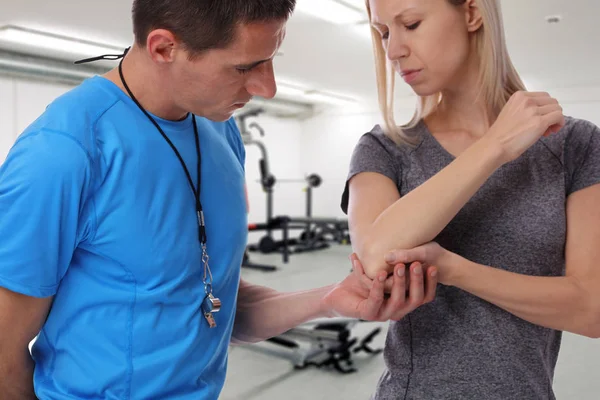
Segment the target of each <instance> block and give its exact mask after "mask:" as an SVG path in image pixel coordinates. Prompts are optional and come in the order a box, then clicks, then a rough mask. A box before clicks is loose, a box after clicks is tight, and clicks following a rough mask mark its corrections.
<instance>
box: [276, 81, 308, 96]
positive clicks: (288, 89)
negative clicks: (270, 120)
mask: <svg viewBox="0 0 600 400" xmlns="http://www.w3.org/2000/svg"><path fill="white" fill-rule="evenodd" d="M305 92H306V88H303V87H301V86H299V85H296V84H293V83H287V82H282V81H278V82H277V94H278V95H283V96H286V97H302V96H304V93H305Z"/></svg>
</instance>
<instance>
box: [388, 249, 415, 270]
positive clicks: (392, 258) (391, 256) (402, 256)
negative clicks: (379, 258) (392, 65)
mask: <svg viewBox="0 0 600 400" xmlns="http://www.w3.org/2000/svg"><path fill="white" fill-rule="evenodd" d="M408 257H409V252H408V251H407V250H392V251H389V252H388V253H387V254H386V255H385V262H386V263H388V264H390V265H394V266H395V265H396V264H399V263H407V262H408V261H409V260H408Z"/></svg>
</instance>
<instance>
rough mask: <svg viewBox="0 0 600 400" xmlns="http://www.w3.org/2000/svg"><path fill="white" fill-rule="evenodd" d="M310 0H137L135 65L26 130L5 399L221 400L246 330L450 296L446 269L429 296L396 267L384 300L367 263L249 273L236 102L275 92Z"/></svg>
mask: <svg viewBox="0 0 600 400" xmlns="http://www.w3.org/2000/svg"><path fill="white" fill-rule="evenodd" d="M294 3H295V1H294V0H211V1H208V0H205V1H197V0H135V1H134V2H133V26H134V32H135V44H134V45H133V46H132V48H131V50H130V51H128V52H126V55H124V58H123V60H122V62H121V63H120V65H119V68H116V69H115V70H113V71H110V72H109V73H107V74H106V75H105V76H103V77H100V76H98V77H94V78H92V79H89V80H86V81H85V82H83V83H82V84H81V85H80V86H78V87H77V88H75V89H73V90H72V91H70V92H69V93H67V94H65V95H63V96H61V97H60V98H58V99H57V100H56V101H54V102H53V103H52V104H51V105H50V106H49V107H48V109H47V110H46V111H45V112H44V114H43V115H42V116H40V118H39V119H38V120H36V121H35V122H34V123H33V124H32V125H31V126H29V127H28V128H27V129H26V130H25V131H24V132H23V133H22V135H21V136H20V137H19V139H18V140H17V142H16V143H15V145H14V147H13V148H12V150H11V152H10V154H9V155H8V158H7V160H6V162H5V163H4V164H3V165H2V167H1V169H0V215H1V216H2V218H1V219H0V243H1V246H0V393H2V399H5V400H14V399H19V400H23V399H34V398H36V397H37V398H39V399H42V400H47V399H63V398H81V399H150V398H154V399H181V400H186V399H194V400H197V399H216V398H217V397H218V396H219V393H220V391H221V389H222V385H223V382H224V379H225V374H226V364H227V362H226V361H227V350H228V346H229V345H230V343H231V342H232V341H233V342H234V343H236V342H256V341H259V340H264V339H266V338H269V337H272V336H275V335H278V334H280V333H282V332H284V331H286V330H288V329H290V328H292V327H294V326H296V325H298V324H301V323H303V322H305V321H308V320H310V319H313V318H318V317H330V316H334V315H344V316H348V317H352V318H363V319H369V320H388V319H399V318H402V316H404V315H405V314H406V313H408V312H410V311H411V310H413V309H414V308H416V307H417V306H419V305H420V304H422V303H423V302H427V301H430V300H431V299H432V298H433V295H434V292H435V284H436V282H435V280H432V281H429V282H428V283H427V289H426V290H425V291H426V294H424V293H423V292H424V283H423V278H422V276H416V275H415V276H413V275H411V287H410V297H409V298H408V299H407V298H406V295H405V288H404V285H405V283H404V282H405V279H404V277H403V276H402V277H401V276H400V274H397V275H396V274H395V275H394V278H393V279H392V281H393V288H392V290H391V295H390V297H389V298H388V299H386V300H384V289H383V287H384V282H383V281H384V280H385V279H386V278H385V276H383V277H381V280H377V281H375V282H373V283H371V282H370V281H369V280H368V279H366V278H365V276H364V274H363V273H362V268H361V266H360V264H358V263H356V265H355V273H353V274H351V275H350V276H348V277H347V278H346V279H345V280H344V281H343V282H341V283H339V284H336V285H332V286H329V287H324V288H320V289H315V290H311V291H305V292H301V293H287V294H284V293H278V292H275V291H274V290H270V289H268V288H264V287H258V286H254V285H251V284H249V283H247V282H243V281H240V265H241V262H242V257H243V253H244V248H245V245H246V239H247V222H246V205H245V197H244V157H245V153H244V147H243V144H242V141H241V139H240V135H239V132H238V130H237V127H236V126H235V124H234V122H233V120H232V119H231V117H232V114H233V112H234V110H236V109H237V108H239V107H242V106H243V105H244V104H245V103H247V102H248V101H249V100H250V98H251V97H252V96H261V97H265V98H271V97H273V96H274V94H275V91H276V86H275V81H274V76H273V64H272V60H273V57H274V56H275V54H276V53H277V50H278V49H279V46H280V45H281V42H282V40H283V38H284V34H285V24H286V22H287V19H288V17H289V15H290V14H291V13H292V11H293V8H294ZM199 177H201V179H199ZM355 261H356V260H355ZM397 271H404V265H402V268H400V266H398V268H397ZM390 282H391V281H389V280H388V282H387V283H388V284H389V283H390ZM38 335H39V336H38ZM36 336H38V338H37V340H36V342H35V344H34V346H33V349H32V353H31V354H30V353H29V351H28V344H29V343H30V341H31V340H33V339H34V338H35V337H36ZM34 367H35V368H34Z"/></svg>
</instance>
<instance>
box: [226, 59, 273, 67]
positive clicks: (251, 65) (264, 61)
mask: <svg viewBox="0 0 600 400" xmlns="http://www.w3.org/2000/svg"><path fill="white" fill-rule="evenodd" d="M270 60H271V59H270V58H267V59H265V60H260V61H255V62H252V63H249V64H239V65H236V66H235V67H236V68H239V69H252V68H255V67H258V66H259V65H260V64H263V63H266V62H267V61H270Z"/></svg>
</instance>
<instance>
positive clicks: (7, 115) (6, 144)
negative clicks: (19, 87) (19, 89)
mask: <svg viewBox="0 0 600 400" xmlns="http://www.w3.org/2000/svg"><path fill="white" fill-rule="evenodd" d="M14 121H15V113H14V90H13V81H12V80H11V79H6V78H2V77H0V164H2V162H3V161H4V160H5V159H6V155H7V154H8V150H9V149H10V147H11V146H12V144H13V142H14V140H15V127H14Z"/></svg>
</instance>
